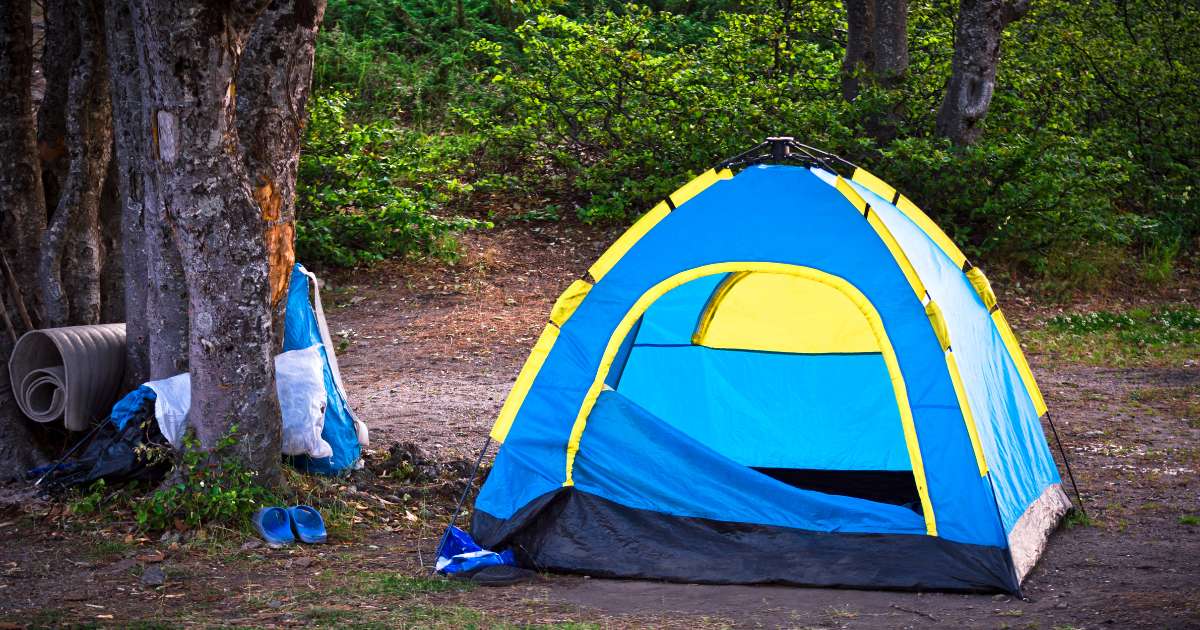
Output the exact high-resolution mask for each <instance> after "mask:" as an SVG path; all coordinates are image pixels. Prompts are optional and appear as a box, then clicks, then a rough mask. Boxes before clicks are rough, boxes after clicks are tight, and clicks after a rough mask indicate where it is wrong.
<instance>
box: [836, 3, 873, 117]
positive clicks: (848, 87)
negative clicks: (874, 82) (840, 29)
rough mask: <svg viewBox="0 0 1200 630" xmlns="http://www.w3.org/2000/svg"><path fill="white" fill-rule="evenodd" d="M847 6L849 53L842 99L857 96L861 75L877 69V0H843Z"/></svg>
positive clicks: (847, 52) (843, 81)
mask: <svg viewBox="0 0 1200 630" xmlns="http://www.w3.org/2000/svg"><path fill="white" fill-rule="evenodd" d="M842 4H843V6H844V7H845V8H846V56H845V57H843V58H842V98H844V99H846V100H847V101H852V100H854V98H855V97H857V96H858V89H859V85H860V82H861V80H862V76H863V75H864V74H866V73H869V72H873V71H874V69H875V46H874V44H873V43H872V41H871V40H872V36H873V35H874V33H875V2H874V0H843V2H842Z"/></svg>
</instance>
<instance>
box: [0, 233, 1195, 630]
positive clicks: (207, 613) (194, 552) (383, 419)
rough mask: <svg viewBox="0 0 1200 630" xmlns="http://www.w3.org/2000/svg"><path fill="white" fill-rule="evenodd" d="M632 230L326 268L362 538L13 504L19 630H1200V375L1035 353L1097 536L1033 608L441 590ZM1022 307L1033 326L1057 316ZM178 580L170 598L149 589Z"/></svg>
mask: <svg viewBox="0 0 1200 630" xmlns="http://www.w3.org/2000/svg"><path fill="white" fill-rule="evenodd" d="M614 236H615V234H614V233H613V232H612V231H611V230H597V229H592V228H586V227H581V226H577V225H572V224H549V225H543V226H538V225H535V226H533V229H530V226H528V225H522V226H521V228H520V229H512V228H504V227H501V228H497V229H495V230H492V231H489V232H487V233H483V234H472V235H468V236H467V237H466V238H465V239H464V247H463V250H464V256H463V259H462V260H460V261H459V262H458V263H457V264H455V265H454V266H452V267H450V268H449V269H447V268H446V267H444V266H440V265H433V264H429V265H424V264H414V263H387V264H383V265H379V266H377V267H375V268H372V269H371V270H369V271H345V272H338V273H327V274H323V280H324V282H325V288H324V290H323V299H324V303H325V308H326V311H327V314H328V316H329V320H330V328H331V332H333V333H334V338H335V343H339V344H340V345H341V346H342V350H341V352H340V362H341V369H342V374H343V377H344V379H345V381H346V384H347V387H348V389H349V391H350V395H351V399H352V403H353V404H354V406H355V407H356V409H357V410H358V411H359V413H360V415H361V416H362V417H363V418H364V419H365V420H366V421H367V423H368V424H369V425H370V427H371V436H372V450H373V454H372V455H371V465H370V466H369V468H368V470H367V471H364V472H362V473H360V474H358V475H356V477H354V478H352V479H351V480H350V481H348V482H346V483H345V485H343V486H339V488H340V489H341V490H342V491H343V492H345V493H346V495H347V496H348V497H350V499H349V500H351V501H353V502H354V503H355V504H356V505H357V506H358V510H359V511H358V512H356V514H357V515H356V516H355V518H356V519H358V520H359V521H360V522H358V523H356V524H355V525H354V526H353V527H352V528H351V532H350V533H349V534H348V535H345V536H342V537H340V538H336V539H335V540H334V541H333V543H332V544H330V545H327V546H325V547H316V548H286V549H268V548H265V547H256V546H254V544H253V543H252V542H251V543H248V545H247V548H241V547H239V546H238V545H237V544H236V543H234V544H232V545H230V544H229V543H224V544H210V545H205V544H202V543H201V542H198V541H195V540H192V541H190V542H189V541H187V540H183V541H177V540H175V539H174V538H173V537H170V536H168V537H167V538H165V539H162V540H159V539H157V538H155V539H145V538H142V537H141V536H140V535H138V534H136V531H135V528H133V527H132V526H131V524H129V523H121V522H116V523H112V524H110V525H109V527H110V530H106V531H107V533H104V532H101V535H100V536H98V535H97V534H96V533H95V532H88V531H86V530H87V528H80V527H74V526H73V525H72V523H71V521H72V517H71V515H70V514H67V513H64V508H63V506H62V505H61V504H47V503H39V502H36V501H28V500H26V501H12V500H10V501H9V502H8V503H7V504H4V505H3V507H0V510H2V511H0V628H7V627H42V626H61V625H68V624H85V625H86V624H98V625H103V626H110V625H111V626H123V627H129V626H134V625H140V626H141V627H174V626H178V625H183V626H210V625H217V626H220V625H229V626H249V627H282V626H313V625H320V626H329V627H355V626H358V627H463V626H485V627H486V626H491V625H494V624H501V623H512V624H518V625H523V624H552V625H553V624H558V627H568V626H566V625H565V624H568V623H570V622H579V623H583V624H594V625H595V627H605V628H607V627H676V628H707V627H738V628H741V627H746V628H756V627H797V628H925V627H967V628H976V627H979V628H1044V629H1051V628H1108V627H1111V628H1190V627H1200V523H1197V522H1196V520H1195V519H1196V517H1197V516H1198V515H1200V478H1198V477H1197V470H1198V469H1200V362H1197V361H1191V362H1185V364H1184V365H1183V366H1176V367H1160V368H1137V369H1111V368H1096V367H1085V366H1079V365H1070V364H1064V363H1061V362H1057V361H1055V360H1054V359H1053V357H1047V356H1033V357H1031V359H1032V361H1033V363H1034V368H1035V371H1036V373H1037V376H1038V379H1039V382H1040V383H1041V385H1042V388H1043V390H1044V392H1045V394H1046V397H1047V399H1048V402H1049V405H1050V408H1051V410H1052V413H1053V414H1054V417H1055V421H1056V424H1057V429H1058V432H1059V433H1060V434H1061V436H1062V438H1063V440H1064V442H1065V444H1066V445H1067V449H1068V455H1069V456H1070V459H1071V463H1072V467H1073V471H1074V473H1075V477H1076V479H1077V481H1078V482H1079V486H1080V489H1081V491H1082V492H1083V498H1084V501H1085V504H1086V507H1087V513H1088V516H1089V517H1090V522H1083V523H1079V524H1077V525H1075V526H1073V527H1064V528H1062V529H1060V531H1058V532H1057V533H1055V534H1054V536H1053V538H1052V539H1051V542H1050V545H1049V549H1048V551H1047V553H1046V555H1045V556H1044V557H1043V559H1042V560H1041V562H1040V563H1039V564H1038V566H1037V567H1036V569H1035V570H1034V572H1033V573H1032V574H1031V575H1030V577H1029V578H1028V579H1027V581H1026V583H1025V590H1026V598H1025V599H1024V600H1020V599H1014V598H1012V597H1009V596H1003V595H997V596H991V595H950V594H939V593H897V592H879V591H855V590H832V589H809V588H790V587H779V586H753V587H752V586H706V585H689V584H665V583H657V582H645V581H621V580H601V579H589V578H586V577H583V576H542V577H541V578H540V579H539V581H538V582H536V583H534V584H531V585H523V586H515V587H507V588H497V589H474V590H463V589H462V588H460V587H458V586H456V585H454V584H452V583H445V582H441V581H435V580H427V579H425V578H424V576H427V575H428V568H427V567H424V566H423V565H427V564H428V562H429V551H430V550H431V549H432V548H433V546H434V544H435V540H434V538H435V537H436V535H437V533H438V530H439V528H440V527H442V526H444V523H445V519H446V518H447V516H446V515H447V512H448V511H449V510H450V509H451V507H452V503H453V499H454V496H455V493H456V492H457V490H458V489H460V488H461V482H459V483H458V484H455V483H453V481H446V480H445V478H446V477H449V478H451V479H452V478H454V477H455V476H456V475H459V474H460V473H461V471H462V470H463V460H471V459H473V458H474V456H475V454H476V453H477V451H478V449H479V447H480V446H481V445H482V443H483V440H484V437H485V436H486V433H487V430H488V428H489V427H490V424H491V422H492V420H493V419H494V417H495V414H496V412H497V411H498V409H499V407H500V404H501V402H502V401H503V397H504V396H505V395H506V393H507V390H508V387H509V386H510V384H511V382H512V380H513V379H514V378H515V376H516V373H517V371H518V370H519V369H520V365H521V363H522V361H523V360H524V356H525V353H526V351H527V350H528V348H529V346H530V345H531V344H532V343H533V341H534V338H535V337H536V335H537V333H538V331H539V330H540V329H541V327H542V325H543V323H544V321H545V318H546V315H547V313H548V312H549V308H550V305H551V303H552V302H553V300H554V298H555V297H556V296H557V295H558V293H559V292H560V291H561V290H562V289H563V288H564V287H565V286H566V285H567V284H568V283H569V282H570V281H571V280H572V279H573V278H575V277H578V275H579V274H580V273H581V272H582V271H583V270H584V269H586V267H587V265H588V264H589V263H590V261H591V260H593V259H594V258H595V257H596V256H597V255H598V254H599V253H600V251H602V249H603V248H604V246H605V245H606V244H607V243H608V242H610V241H611V240H612V238H613V237H614ZM998 284H1001V285H1003V284H1004V283H1003V282H1000V283H998ZM1184 284H1185V288H1184V289H1182V293H1180V292H1179V290H1178V289H1174V288H1172V289H1171V290H1170V291H1171V292H1170V293H1167V294H1146V293H1138V294H1134V295H1132V296H1128V295H1127V296H1126V297H1121V296H1116V297H1111V298H1109V299H1110V300H1115V301H1118V302H1139V301H1143V302H1145V301H1148V302H1155V301H1170V302H1173V303H1178V302H1179V301H1189V302H1191V303H1193V304H1200V294H1198V293H1200V292H1198V291H1197V288H1196V287H1197V286H1200V283H1196V282H1189V283H1184ZM1000 293H1001V296H1002V300H1004V303H1005V304H1006V307H1007V308H1006V310H1008V311H1009V313H1010V318H1011V319H1013V320H1014V321H1015V322H1017V323H1018V328H1021V327H1022V326H1025V327H1027V326H1036V325H1039V322H1041V321H1044V319H1045V318H1046V317H1047V316H1048V314H1049V313H1051V312H1052V311H1053V309H1051V308H1049V307H1043V306H1038V303H1037V302H1036V301H1035V300H1033V299H1031V298H1029V297H1028V296H1022V295H1021V294H1020V293H1019V292H1016V291H1011V292H1009V293H1005V292H1004V290H1003V287H1001V291H1000ZM1010 296H1012V297H1010ZM1089 304H1090V303H1089ZM1198 359H1200V357H1198ZM1047 430H1048V431H1049V429H1047ZM395 442H415V443H418V444H419V446H420V447H421V449H422V450H423V451H424V452H425V454H426V455H428V456H429V458H430V459H431V460H434V461H436V462H455V463H454V464H453V465H450V466H443V467H442V468H441V469H440V470H443V479H442V481H438V482H433V483H427V484H426V485H425V486H422V487H412V488H409V487H402V486H403V484H401V485H400V486H398V485H397V482H396V481H393V480H390V479H389V477H388V470H389V467H390V466H392V465H393V464H394V462H395V461H397V460H396V459H395V457H396V455H395V454H396V451H392V452H391V455H390V457H389V448H390V446H391V445H392V444H393V443H395ZM1051 446H1052V448H1053V447H1054V446H1055V445H1054V443H1053V442H1052V443H1051ZM1055 455H1056V458H1059V460H1060V468H1061V458H1060V457H1059V456H1058V453H1057V451H1056V453H1055ZM445 471H451V472H450V473H446V472H445ZM1064 478H1065V471H1064ZM105 536H110V537H111V540H110V539H109V538H106V537H105ZM113 541H116V542H113ZM158 569H162V570H163V573H164V577H165V580H164V582H165V583H164V584H162V585H157V584H154V580H150V581H147V579H146V573H147V572H150V573H151V574H152V575H153V572H154V571H156V570H158ZM582 627H588V626H582Z"/></svg>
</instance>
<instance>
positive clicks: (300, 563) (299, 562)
mask: <svg viewBox="0 0 1200 630" xmlns="http://www.w3.org/2000/svg"><path fill="white" fill-rule="evenodd" d="M316 561H317V559H316V558H313V557H312V556H301V557H299V558H296V559H294V560H292V563H291V564H292V566H293V567H297V568H300V569H307V568H308V567H311V566H312V565H313V563H314V562H316Z"/></svg>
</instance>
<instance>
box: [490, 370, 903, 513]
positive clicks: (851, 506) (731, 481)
mask: <svg viewBox="0 0 1200 630" xmlns="http://www.w3.org/2000/svg"><path fill="white" fill-rule="evenodd" d="M591 419H592V421H593V422H595V424H594V425H591V426H589V428H588V431H587V432H586V433H585V434H584V436H583V440H582V441H581V443H580V448H579V456H578V458H577V459H576V461H575V486H576V487H577V488H579V489H580V490H582V491H584V492H589V493H592V494H595V495H597V496H601V497H604V498H606V499H610V500H612V501H615V502H617V503H620V504H622V505H626V506H628V507H633V508H639V509H644V510H654V511H656V512H662V513H665V514H673V515H676V516H690V517H698V518H710V519H714V520H719V521H729V522H737V523H758V524H765V525H778V526H781V527H794V528H798V529H804V530H811V531H819V532H872V533H901V534H924V533H925V521H924V519H922V517H921V516H920V515H918V514H916V513H915V512H913V511H912V510H909V509H906V508H903V507H900V506H896V505H889V504H886V503H875V502H873V501H867V500H864V499H858V498H854V497H846V496H840V495H831V494H823V493H820V492H814V491H811V490H802V489H799V488H794V487H792V486H789V485H787V484H784V483H781V482H779V481H776V480H775V479H772V478H770V477H768V476H766V475H763V474H761V473H758V472H756V471H754V470H751V469H749V468H746V467H745V466H742V465H739V464H737V463H736V462H733V461H730V460H729V459H727V458H725V457H723V456H722V455H720V454H719V453H717V452H715V451H713V450H711V449H709V448H707V447H705V446H704V445H703V444H700V443H699V442H696V441H695V440H693V439H691V438H690V437H688V436H687V435H684V434H683V433H682V432H680V431H678V430H676V429H675V428H674V427H672V426H671V425H669V424H667V423H665V422H662V421H661V420H659V419H658V418H655V417H654V415H653V414H651V413H649V412H648V411H646V410H645V409H642V408H641V407H639V406H637V405H636V404H634V403H632V402H630V401H629V400H628V399H626V398H624V397H623V396H621V395H620V394H619V393H617V392H611V391H605V392H603V393H601V394H600V398H599V399H598V400H597V402H596V406H595V408H594V409H593V411H592V418H591ZM489 483H490V480H489Z"/></svg>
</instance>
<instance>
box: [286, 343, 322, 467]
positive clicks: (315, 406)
mask: <svg viewBox="0 0 1200 630" xmlns="http://www.w3.org/2000/svg"><path fill="white" fill-rule="evenodd" d="M323 367H324V363H323V361H322V360H321V346H319V345H312V346H309V347H307V348H304V349H302V350H289V351H288V352H284V353H283V354H281V355H279V356H277V357H275V391H276V392H277V393H278V394H279V409H280V411H281V412H282V413H283V449H282V450H283V454H284V455H308V456H309V457H312V458H314V459H322V458H325V457H332V456H333V447H331V446H330V445H329V442H326V441H325V440H323V439H321V431H322V430H324V429H325V405H326V403H327V402H328V397H327V394H326V393H325V372H324V370H323V369H322V368H323Z"/></svg>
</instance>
